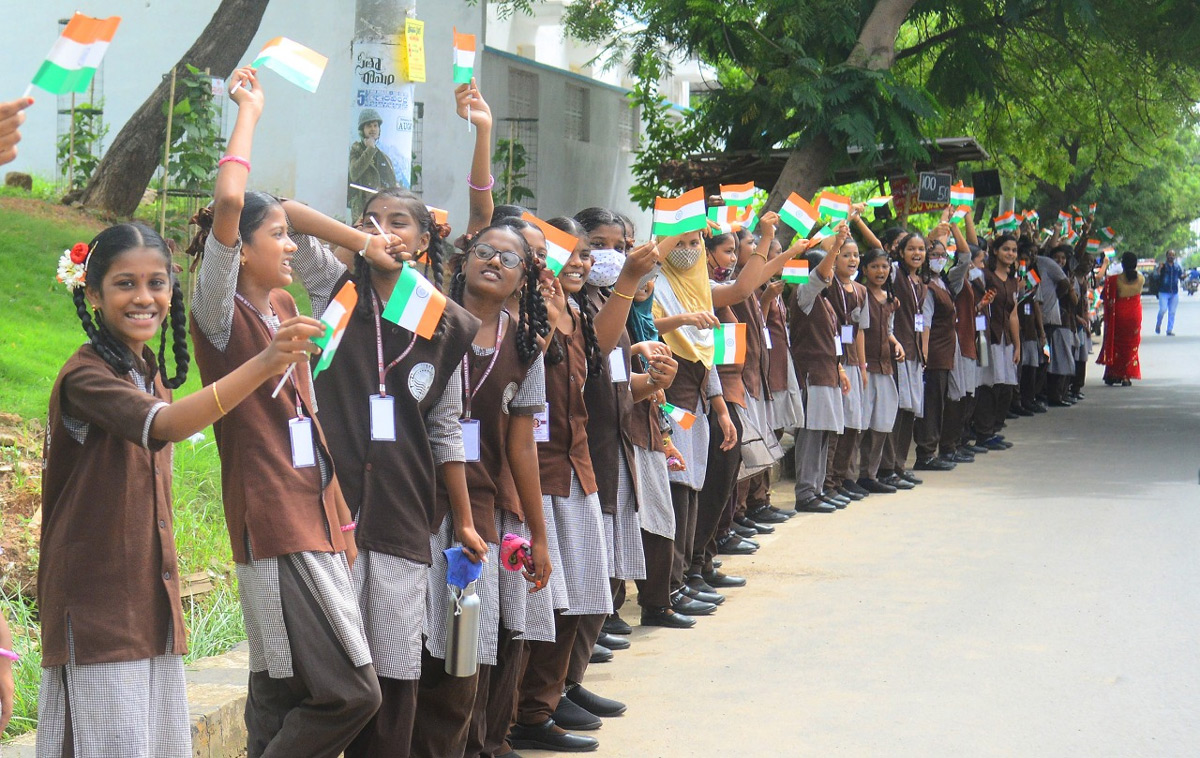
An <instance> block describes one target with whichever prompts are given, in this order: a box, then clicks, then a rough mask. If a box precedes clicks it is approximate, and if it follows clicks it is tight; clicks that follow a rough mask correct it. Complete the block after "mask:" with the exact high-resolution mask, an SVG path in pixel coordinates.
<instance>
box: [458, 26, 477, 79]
mask: <svg viewBox="0 0 1200 758" xmlns="http://www.w3.org/2000/svg"><path fill="white" fill-rule="evenodd" d="M473 76H475V35H474V34H460V33H459V31H458V29H457V28H456V29H454V83H455V84H470V83H471V77H473Z"/></svg>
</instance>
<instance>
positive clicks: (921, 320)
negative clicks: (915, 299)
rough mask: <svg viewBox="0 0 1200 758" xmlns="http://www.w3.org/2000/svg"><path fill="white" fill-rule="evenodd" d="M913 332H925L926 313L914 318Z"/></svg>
mask: <svg viewBox="0 0 1200 758" xmlns="http://www.w3.org/2000/svg"><path fill="white" fill-rule="evenodd" d="M913 331H915V332H923V331H925V314H924V313H918V314H917V315H916V316H914V317H913Z"/></svg>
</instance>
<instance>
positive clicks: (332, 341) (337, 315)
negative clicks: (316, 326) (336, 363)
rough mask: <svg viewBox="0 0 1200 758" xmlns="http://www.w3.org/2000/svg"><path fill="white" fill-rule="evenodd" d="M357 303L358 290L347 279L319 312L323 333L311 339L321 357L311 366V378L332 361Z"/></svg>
mask: <svg viewBox="0 0 1200 758" xmlns="http://www.w3.org/2000/svg"><path fill="white" fill-rule="evenodd" d="M357 304H358V290H357V289H356V288H355V286H354V282H349V281H348V282H346V283H345V284H343V285H342V288H341V289H340V290H338V293H337V294H336V295H334V297H333V300H330V301H329V305H328V306H327V307H326V308H325V312H324V313H322V314H321V323H322V324H324V325H325V333H324V334H322V335H321V336H320V337H316V338H314V339H313V344H315V345H316V346H317V347H319V348H321V358H320V360H318V361H317V365H316V366H314V367H313V372H312V375H313V379H316V378H317V374H320V373H321V372H322V371H324V370H325V369H327V368H329V364H331V363H333V356H334V353H336V352H337V349H338V345H340V344H341V342H342V336H343V335H344V334H345V333H346V327H347V326H348V325H349V324H350V316H351V314H353V313H354V306H355V305H357Z"/></svg>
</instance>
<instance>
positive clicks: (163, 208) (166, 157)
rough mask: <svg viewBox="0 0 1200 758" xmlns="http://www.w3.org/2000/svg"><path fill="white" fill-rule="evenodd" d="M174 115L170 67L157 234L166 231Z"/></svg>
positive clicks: (173, 90)
mask: <svg viewBox="0 0 1200 758" xmlns="http://www.w3.org/2000/svg"><path fill="white" fill-rule="evenodd" d="M174 115H175V69H174V68H172V69H171V95H170V97H168V98H167V137H166V139H164V140H163V175H162V196H161V197H160V198H159V199H158V202H159V216H158V236H160V237H162V236H163V235H164V234H166V231H167V173H168V170H169V168H170V162H171V125H172V120H173V119H172V117H173V116H174Z"/></svg>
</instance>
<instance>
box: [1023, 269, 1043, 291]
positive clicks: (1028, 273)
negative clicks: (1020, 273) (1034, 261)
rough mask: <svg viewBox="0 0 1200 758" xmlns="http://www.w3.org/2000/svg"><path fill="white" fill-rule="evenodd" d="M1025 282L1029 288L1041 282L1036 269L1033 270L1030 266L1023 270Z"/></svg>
mask: <svg viewBox="0 0 1200 758" xmlns="http://www.w3.org/2000/svg"><path fill="white" fill-rule="evenodd" d="M1025 283H1026V284H1028V285H1029V288H1030V289H1033V288H1034V287H1036V286H1038V285H1039V284H1041V283H1042V277H1040V276H1038V273H1037V271H1034V270H1033V269H1032V268H1030V269H1026V270H1025Z"/></svg>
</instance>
